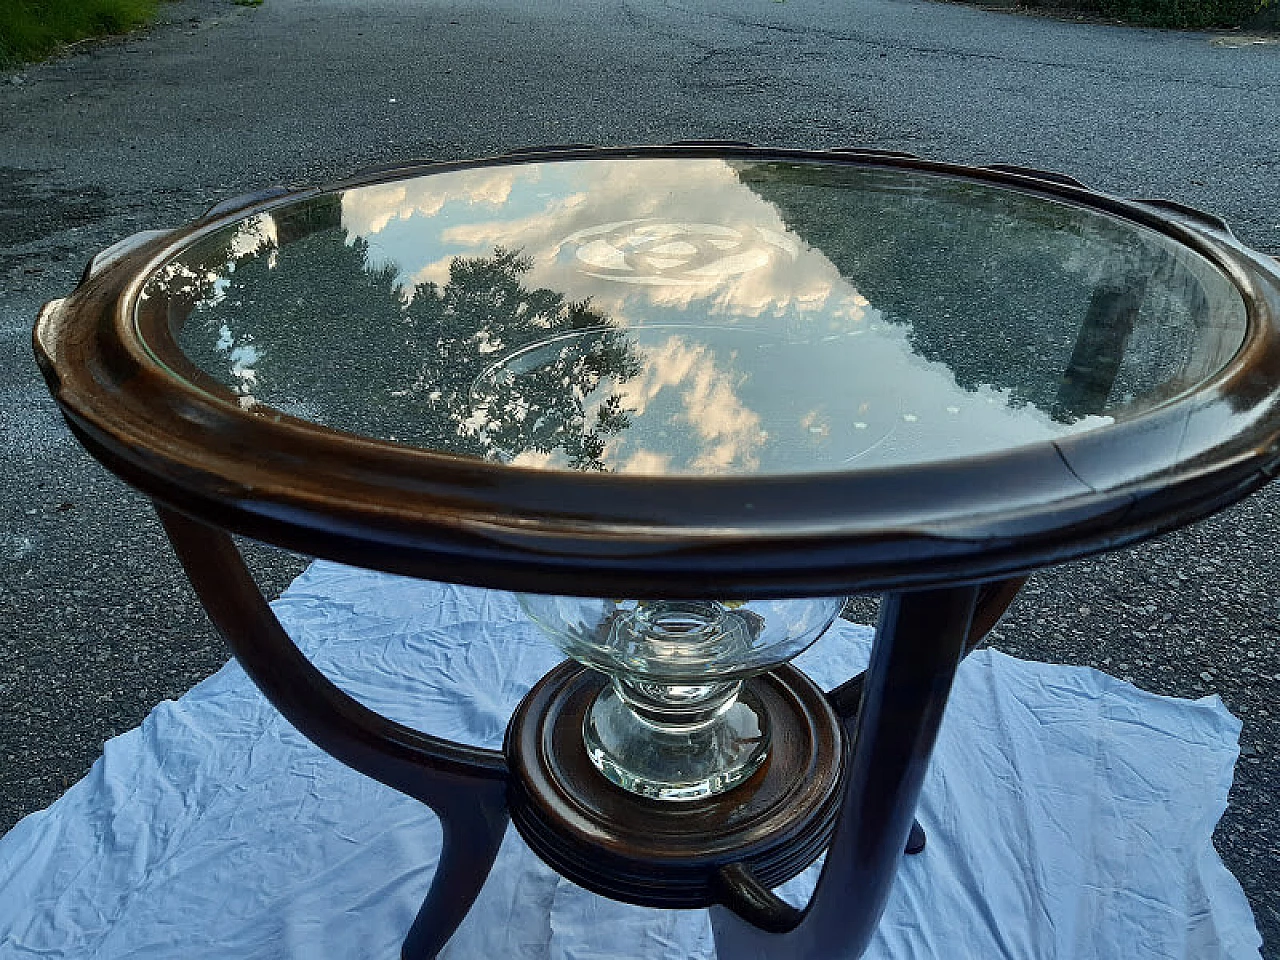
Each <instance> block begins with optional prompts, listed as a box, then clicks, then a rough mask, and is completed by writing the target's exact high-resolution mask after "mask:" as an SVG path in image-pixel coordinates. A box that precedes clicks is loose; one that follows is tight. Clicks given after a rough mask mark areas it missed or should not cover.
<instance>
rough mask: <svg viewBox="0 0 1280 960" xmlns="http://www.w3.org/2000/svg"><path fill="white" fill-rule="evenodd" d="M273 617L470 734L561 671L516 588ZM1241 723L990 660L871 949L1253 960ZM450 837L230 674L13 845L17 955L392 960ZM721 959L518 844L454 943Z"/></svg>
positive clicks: (408, 702)
mask: <svg viewBox="0 0 1280 960" xmlns="http://www.w3.org/2000/svg"><path fill="white" fill-rule="evenodd" d="M275 607H276V611H277V612H278V614H279V616H280V618H281V620H282V621H283V622H284V624H285V625H286V627H287V628H288V630H289V631H290V633H291V634H292V635H293V637H294V638H295V639H296V640H297V642H298V644H299V645H300V646H301V647H302V648H303V650H305V651H306V652H307V653H308V655H309V656H311V657H312V659H313V660H314V661H315V662H316V663H317V664H318V665H319V666H320V667H321V668H322V669H324V670H325V671H326V672H327V673H328V674H329V675H330V676H332V677H334V678H335V680H336V681H337V682H339V683H340V685H341V686H343V687H344V688H345V689H347V690H348V691H349V692H351V693H353V694H354V695H356V696H358V697H359V698H360V699H361V700H363V701H364V702H366V703H367V704H369V705H370V706H372V707H374V708H375V709H378V710H380V711H383V712H385V713H387V714H389V715H391V716H393V717H395V718H396V719H398V720H401V721H403V722H406V723H410V724H412V725H414V726H417V727H419V728H421V729H424V730H427V731H429V732H431V733H435V734H438V735H441V736H445V737H449V738H452V739H456V740H463V741H468V742H472V743H477V744H484V745H489V746H498V745H500V743H501V740H502V734H503V729H504V726H505V723H506V719H507V717H508V716H509V715H510V713H511V710H512V708H513V707H514V706H515V704H516V702H517V701H518V700H519V698H520V697H521V696H522V695H523V694H524V693H525V691H526V690H527V689H528V688H529V686H530V684H531V683H532V682H533V681H534V680H535V679H536V678H537V677H538V676H540V675H541V674H542V673H543V672H544V671H545V670H547V669H549V668H550V667H551V666H552V665H554V664H555V663H556V662H557V659H558V654H557V652H556V651H555V650H554V649H553V648H552V647H551V646H550V644H548V643H547V642H546V641H545V640H543V639H542V638H541V637H540V636H538V635H537V633H536V630H535V628H534V627H533V626H532V625H530V624H529V623H528V622H527V621H526V620H525V619H524V617H523V615H522V614H521V613H520V611H519V609H518V607H517V605H516V602H515V600H514V598H513V597H512V596H511V595H510V594H505V593H500V592H495V591H487V590H479V589H474V588H466V587H454V586H446V585H440V584H433V583H423V582H418V581H413V580H406V579H402V578H397V577H390V576H386V575H382V574H374V573H369V572H366V571H362V570H354V569H351V568H347V567H342V566H338V565H336V564H330V563H316V564H314V565H313V566H312V567H311V568H310V569H309V570H308V571H307V572H306V573H305V574H304V575H303V576H302V577H300V578H299V579H298V580H297V581H296V582H295V583H294V585H293V586H292V587H291V588H290V589H289V590H288V591H287V592H286V593H285V595H284V596H283V597H282V598H281V599H280V600H279V601H277V603H276V605H275ZM869 640H870V631H869V630H867V629H866V628H863V627H856V626H852V625H850V624H846V623H844V622H840V623H838V624H837V626H836V627H835V628H833V629H832V631H830V632H829V633H828V635H827V636H826V637H824V638H823V639H822V640H821V641H819V643H818V644H817V645H816V646H815V647H814V648H813V649H811V650H810V651H809V652H808V653H806V654H805V655H804V656H803V657H802V658H801V659H800V661H798V662H799V664H800V665H801V666H802V668H803V669H805V670H806V671H807V672H808V673H809V674H810V675H811V676H813V677H814V678H815V679H816V680H817V681H818V682H819V683H821V684H825V685H831V684H834V683H836V682H838V681H840V680H842V679H844V678H846V677H847V676H849V675H850V674H851V673H853V672H855V671H856V670H858V669H860V668H861V666H862V665H863V664H864V663H865V661H866V657H867V652H868V646H869ZM1239 730H1240V724H1239V722H1238V721H1237V720H1236V719H1235V718H1234V717H1232V716H1231V715H1230V714H1229V713H1228V712H1227V710H1226V709H1225V707H1224V706H1223V705H1222V703H1221V701H1219V700H1218V699H1217V698H1216V697H1208V698H1205V699H1203V700H1199V701H1194V702H1191V701H1185V700H1175V699H1170V698H1164V697H1158V696H1154V695H1152V694H1148V693H1144V692H1142V691H1140V690H1138V689H1136V688H1135V687H1133V686H1131V685H1129V684H1126V683H1123V682H1121V681H1119V680H1116V679H1113V678H1111V677H1108V676H1106V675H1104V674H1102V673H1098V672H1096V671H1094V670H1089V669H1084V668H1076V667H1063V666H1052V665H1047V664H1040V663H1027V662H1023V661H1020V660H1015V659H1013V658H1011V657H1008V656H1004V655H1002V654H1000V653H997V652H994V651H982V652H979V653H976V654H974V655H973V656H971V657H970V658H969V659H968V660H967V661H966V662H965V663H964V664H963V666H962V667H961V670H960V673H959V676H958V678H957V681H956V685H955V691H954V694H953V697H952V700H951V704H950V706H949V708H948V712H947V716H946V720H945V722H944V724H943V728H942V732H941V734H940V737H939V741H938V747H937V751H936V753H935V756H934V760H933V764H932V767H931V769H930V772H929V776H928V779H927V781H926V783H925V788H924V798H923V804H922V808H921V810H920V820H921V822H922V823H923V824H924V826H925V828H926V830H927V831H928V833H929V846H928V848H927V850H926V852H925V853H924V854H923V855H922V856H918V857H908V858H905V859H904V860H903V862H902V867H901V870H900V872H899V875H898V879H897V881H896V884H895V886H894V889H893V893H892V896H891V899H890V902H889V905H888V908H887V910H886V913H885V916H884V919H883V921H882V923H881V924H880V928H879V931H878V933H877V934H876V938H875V941H874V944H873V946H872V947H871V949H870V951H869V952H868V954H867V956H868V957H871V958H879V960H884V958H901V960H906V958H912V960H921V958H935V957H936V958H947V960H955V958H982V960H999V958H1019V960H1023V958H1045V960H1048V958H1068V957H1070V958H1074V960H1087V958H1111V957H1115V958H1123V960H1145V958H1162V960H1168V958H1188V960H1191V958H1194V960H1206V958H1218V957H1224V958H1225V957H1229V958H1244V957H1248V958H1256V957H1258V956H1260V951H1259V947H1260V938H1259V936H1258V933H1257V930H1256V927H1255V925H1254V922H1253V916H1252V914H1251V912H1250V909H1249V905H1248V903H1247V901H1246V900H1245V897H1244V895H1243V893H1242V891H1241V889H1240V886H1239V884H1238V883H1237V882H1236V881H1235V879H1234V878H1233V877H1232V876H1231V875H1230V873H1228V872H1227V870H1226V868H1225V867H1224V866H1223V864H1222V862H1221V860H1220V859H1219V857H1218V855H1217V853H1216V852H1215V851H1214V849H1213V846H1212V844H1211V843H1210V835H1211V833H1212V831H1213V827H1214V824H1215V823H1216V822H1217V820H1218V818H1219V816H1220V815H1221V813H1222V811H1223V810H1224V808H1225V806H1226V798H1227V790H1228V788H1229V786H1230V784H1231V775H1232V768H1233V765H1234V763H1235V758H1236V753H1237V750H1236V743H1237V737H1238V734H1239ZM439 844H440V831H439V828H438V825H437V822H436V820H435V818H434V817H433V816H432V815H431V814H430V813H429V812H428V811H427V810H426V809H425V808H423V807H422V806H421V805H419V804H418V803H417V802H415V801H413V800H410V799H408V798H406V797H403V796H401V795H399V794H397V793H395V792H394V791H392V790H390V789H388V788H386V787H383V786H381V785H380V784H377V783H374V782H373V781H370V780H367V779H366V778H364V777H362V776H360V775H359V774H356V773H353V772H351V771H349V770H347V769H346V768H344V767H343V766H341V765H340V764H338V763H337V762H336V761H334V760H331V759H330V758H329V757H327V756H326V755H325V754H323V753H322V752H321V751H319V750H317V749H316V748H314V747H312V746H311V745H310V744H309V743H307V742H306V741H305V740H303V738H302V737H301V736H300V735H299V734H297V733H296V732H294V730H293V729H292V728H291V727H290V726H289V725H288V724H286V723H285V722H284V721H283V720H282V719H281V718H280V717H279V716H278V715H277V714H276V712H275V711H274V709H272V707H271V706H270V705H269V704H267V703H266V702H265V701H264V700H263V698H262V697H261V695H260V694H259V693H258V692H257V691H256V689H255V688H253V686H252V685H251V684H250V683H249V681H248V680H247V679H246V677H245V675H244V673H243V672H242V671H241V670H240V669H239V667H238V666H236V665H235V664H229V665H228V666H226V667H225V668H223V669H222V670H221V671H220V672H219V673H217V674H216V675H215V676H213V677H211V678H210V679H208V680H206V681H204V682H203V683H201V684H199V685H197V686H196V687H195V688H193V689H192V690H191V691H190V692H189V693H187V694H186V695H185V696H184V697H182V698H181V699H180V700H178V701H177V702H165V703H163V704H161V705H160V706H159V707H157V708H156V709H155V710H154V711H153V712H152V713H151V715H150V716H149V717H148V718H147V719H146V721H145V722H144V723H143V724H142V726H141V727H139V728H138V729H136V730H132V731H130V732H129V733H127V734H124V735H123V736H120V737H116V738H115V739H113V740H111V741H110V742H109V743H108V744H107V745H106V748H105V751H104V755H103V757H102V758H101V759H100V760H99V761H98V762H97V763H96V764H95V765H94V767H93V769H92V771H91V772H90V773H89V775H88V776H86V777H85V778H84V779H83V780H82V781H80V782H79V783H77V784H76V785H75V786H73V787H72V788H71V789H70V790H68V791H67V793H66V794H65V795H64V796H63V797H62V798H61V799H59V800H58V801H57V802H56V803H54V804H53V806H51V807H50V808H49V809H48V810H44V811H42V812H39V813H35V814H32V815H31V816H29V817H27V818H26V819H24V820H23V821H22V822H21V823H19V824H18V825H17V826H16V827H14V828H13V830H11V831H10V832H9V833H8V834H7V835H6V836H5V837H3V838H2V839H0V957H3V958H5V960H9V958H25V957H42V958H48V957H77V958H79V957H85V958H89V957H92V958H95V960H113V958H125V957H128V958H131V960H149V958H165V960H171V958H174V957H182V958H184V960H197V958H218V960H228V958H238V960H249V958H273V960H274V958H283V957H288V958H299V960H315V958H318V957H341V958H364V957H369V958H388V960H389V958H394V957H397V956H398V955H399V954H398V948H399V944H400V941H401V939H402V937H403V936H404V933H405V931H406V930H407V929H408V927H409V924H410V922H411V921H412V919H413V916H414V913H415V911H416V910H417V907H418V905H419V904H420V902H421V900H422V897H423V895H424V893H425V892H426V889H427V885H428V883H429V881H430V878H431V874H432V868H433V865H434V863H435V860H436V857H437V856H438V851H439ZM813 879H814V871H813V870H810V871H809V872H808V873H806V874H804V875H802V876H801V877H799V878H796V879H795V880H793V881H792V882H791V883H790V884H789V885H788V888H787V892H788V894H789V895H793V896H804V895H805V894H806V893H807V892H808V890H809V889H811V887H812V883H813ZM853 895H854V896H856V893H855V894H853ZM713 954H714V948H713V946H712V943H711V937H710V927H709V924H708V921H707V918H706V914H705V913H704V912H702V911H686V912H664V911H656V910H647V909H644V908H639V907H632V906H628V905H624V904H618V903H613V902H610V901H606V900H604V899H601V898H598V897H595V896H593V895H591V894H589V893H586V892H585V891H583V890H581V889H579V888H577V887H575V886H573V885H572V884H570V883H568V882H567V881H564V880H562V879H559V878H558V877H557V876H556V875H555V874H554V873H553V872H552V871H551V870H550V869H549V868H547V867H545V866H543V865H542V864H541V862H540V861H538V860H537V859H536V858H535V857H534V856H533V855H532V854H531V853H530V852H529V851H528V850H527V849H526V848H525V847H524V845H523V843H522V842H521V841H520V839H519V838H518V837H517V836H516V835H515V834H514V833H513V832H510V831H509V832H508V835H507V839H506V842H505V843H504V845H503V848H502V853H501V855H500V857H499V860H498V864H497V866H496V868H495V870H494V873H493V875H492V876H491V877H490V879H489V882H488V884H487V885H486V886H485V888H484V891H483V892H482V893H481V895H480V899H479V900H478V902H477V904H476V906H475V908H474V909H473V910H472V912H471V914H470V916H469V917H468V918H467V920H466V922H465V923H464V925H463V927H462V928H461V929H460V930H459V931H458V933H457V934H456V936H455V937H454V939H453V941H452V942H451V943H450V944H449V946H448V948H447V949H446V951H445V956H447V957H449V958H485V960H489V958H493V960H496V958H535V957H536V958H558V960H594V958H610V960H612V958H619V957H644V958H664V960H686V958H691V957H711V956H713ZM833 960H834V958H833Z"/></svg>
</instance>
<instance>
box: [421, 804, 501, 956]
mask: <svg viewBox="0 0 1280 960" xmlns="http://www.w3.org/2000/svg"><path fill="white" fill-rule="evenodd" d="M436 812H437V813H438V814H439V816H440V825H441V827H442V828H443V830H444V842H443V844H442V845H441V848H440V863H439V864H438V865H437V866H436V873H435V876H434V877H432V879H431V889H430V890H428V891H427V896H426V899H425V900H423V901H422V907H421V908H420V909H419V910H418V915H417V916H416V917H415V918H414V921H413V926H412V927H410V928H409V934H408V936H406V937H405V938H404V944H403V945H402V946H401V948H400V957H401V960H435V957H436V955H437V954H438V953H439V952H440V951H441V950H443V949H444V945H445V944H446V943H448V942H449V938H450V937H452V936H453V934H454V931H455V930H457V929H458V926H459V925H460V924H461V923H462V921H463V919H464V918H465V917H466V915H467V913H468V911H470V909H471V905H472V904H473V903H475V899H476V897H477V896H478V895H479V894H480V889H481V888H482V887H483V886H484V882H485V880H487V879H488V877H489V872H490V871H491V870H492V869H493V862H494V860H495V859H497V856H498V849H499V848H500V847H501V846H502V838H503V836H504V835H505V833H506V830H507V798H506V791H505V789H503V790H498V791H495V790H489V791H483V792H481V791H477V792H476V794H475V796H473V797H472V800H471V802H470V803H469V804H467V805H465V806H461V805H460V806H457V807H450V808H447V809H443V810H437V811H436Z"/></svg>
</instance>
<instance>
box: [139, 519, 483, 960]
mask: <svg viewBox="0 0 1280 960" xmlns="http://www.w3.org/2000/svg"><path fill="white" fill-rule="evenodd" d="M156 509H157V512H158V513H159V514H160V520H161V522H162V523H163V524H164V527H165V532H166V533H168V535H169V540H170V542H171V543H172V544H173V548H174V550H175V552H176V553H177V554H178V559H179V560H180V561H181V562H182V566H183V568H184V569H185V570H186V572H187V577H188V578H189V579H190V580H191V585H192V586H193V587H195V590H196V593H197V594H198V595H199V597H200V601H201V603H203V604H204V608H205V610H206V611H207V612H208V614H209V617H210V618H211V619H212V620H213V622H214V625H215V626H216V627H217V628H218V632H219V633H220V634H222V637H223V639H225V640H226V641H227V644H228V645H229V646H230V647H231V649H232V650H233V651H234V653H235V655H236V659H237V660H238V661H239V662H240V664H241V666H243V667H244V669H245V672H246V673H247V674H248V675H249V677H250V679H251V680H253V682H254V683H255V684H256V685H257V687H258V689H259V690H261V691H262V693H263V694H264V695H265V696H266V697H267V699H268V700H270V701H271V703H272V704H273V705H274V706H275V707H276V709H277V710H279V711H280V712H281V713H282V714H283V715H284V717H285V719H286V720H288V721H289V722H290V723H291V724H293V726H294V727H296V728H297V729H298V731H299V732H300V733H302V734H303V735H304V736H305V737H307V739H309V740H310V741H311V742H312V743H314V744H316V746H318V747H320V749H322V750H324V751H325V752H326V753H328V754H329V755H330V756H332V757H335V758H336V759H338V760H339V761H341V762H342V763H345V764H346V765H347V766H349V767H352V768H353V769H355V770H358V771H360V772H361V773H363V774H365V775H366V776H368V777H372V778H373V779H375V780H377V781H379V782H381V783H385V784H386V785H387V786H389V787H392V788H393V789H395V790H399V791H400V792H401V793H405V794H408V795H409V796H411V797H414V798H416V799H417V800H420V801H422V802H423V803H425V804H426V805H427V806H429V807H431V809H432V810H434V811H435V812H436V814H437V815H438V816H439V817H440V821H441V824H442V825H443V829H444V843H443V845H442V847H441V855H440V864H439V867H438V868H437V870H436V875H435V878H434V879H433V880H432V883H431V889H430V890H429V891H428V893H427V897H426V900H425V902H424V903H423V905H422V908H421V909H420V910H419V911H418V916H417V918H416V919H415V920H414V923H413V927H412V928H411V930H410V932H409V936H408V937H407V938H406V940H405V942H404V946H403V948H402V956H404V957H405V958H412V960H432V958H434V957H435V956H436V954H437V953H439V951H440V950H441V948H443V947H444V945H445V943H446V942H448V940H449V937H451V936H452V935H453V932H454V930H456V929H457V927H458V924H460V923H461V922H462V919H463V917H465V916H466V915H467V911H468V910H469V909H470V908H471V904H472V903H473V902H474V900H475V898H476V895H477V894H478V893H479V892H480V888H481V887H482V886H483V885H484V881H485V878H486V877H488V875H489V870H490V869H491V868H492V866H493V861H494V858H495V857H497V855H498V848H499V847H500V846H501V844H502V836H503V834H504V832H505V831H506V825H507V810H506V783H507V766H506V761H505V760H504V759H503V756H502V754H501V753H500V752H498V751H496V750H487V749H482V748H479V747H470V746H465V745H463V744H458V743H453V742H450V741H448V740H442V739H440V738H438V737H433V736H430V735H429V734H425V733H422V732H421V731H418V730H414V729H412V728H410V727H406V726H404V725H403V724H399V723H396V722H395V721H392V720H389V719H387V718H386V717H383V716H382V715H380V714H378V713H375V712H373V711H372V710H370V709H368V708H367V707H365V706H364V705H363V704H361V703H360V702H358V701H357V700H355V699H353V698H352V697H350V696H348V695H347V694H346V693H344V692H343V691H342V690H340V689H339V688H338V687H337V686H335V685H334V683H333V682H332V681H330V680H329V679H328V678H327V677H326V676H324V674H322V673H321V672H320V671H319V670H317V669H316V668H315V666H313V665H312V663H311V662H310V661H309V660H308V659H307V658H306V657H305V656H303V654H302V652H301V651H300V650H299V649H298V648H297V647H296V646H294V643H293V641H292V640H291V639H290V637H289V635H288V634H287V633H286V632H285V630H284V628H283V627H282V626H281V625H280V621H279V620H277V619H276V616H275V614H274V613H273V612H272V610H271V607H270V605H269V604H268V603H267V602H266V600H265V599H264V598H263V596H262V594H261V592H260V591H259V590H258V586H257V584H256V583H255V582H254V580H253V577H252V575H251V574H250V573H249V570H248V568H247V567H246V566H245V564H244V558H243V557H241V556H240V552H239V551H238V550H237V549H236V546H235V543H234V542H233V541H232V539H231V537H230V536H228V535H227V534H226V533H225V532H224V531H222V530H219V529H217V528H216V527H210V526H208V525H207V524H204V523H201V522H199V521H196V520H192V519H191V518H189V517H186V516H184V515H182V514H179V513H176V512H174V511H171V510H169V509H167V508H165V507H161V506H159V505H157V508H156Z"/></svg>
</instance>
